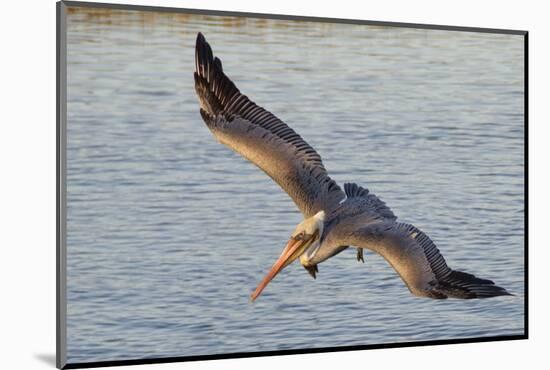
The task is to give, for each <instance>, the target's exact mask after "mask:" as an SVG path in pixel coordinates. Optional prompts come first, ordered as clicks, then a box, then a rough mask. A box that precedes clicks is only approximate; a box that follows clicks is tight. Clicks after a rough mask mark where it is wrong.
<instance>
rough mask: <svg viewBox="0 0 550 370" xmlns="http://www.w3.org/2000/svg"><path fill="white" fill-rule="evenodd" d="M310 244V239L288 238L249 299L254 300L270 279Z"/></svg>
mask: <svg viewBox="0 0 550 370" xmlns="http://www.w3.org/2000/svg"><path fill="white" fill-rule="evenodd" d="M310 244H311V240H295V239H290V240H289V241H288V243H287V245H286V247H285V249H283V252H282V253H281V256H280V257H279V259H278V260H277V261H276V262H275V264H274V265H273V266H272V267H271V270H269V272H268V273H267V275H266V276H265V277H264V279H263V280H262V281H261V283H260V284H259V285H258V287H257V288H256V290H255V291H254V293H252V295H251V296H250V300H251V301H254V300H255V299H256V298H258V296H259V295H260V294H261V293H262V291H263V290H264V288H265V287H266V286H267V284H269V282H270V281H271V280H273V278H274V277H275V276H276V275H277V274H278V273H279V272H280V271H281V270H282V269H284V268H285V267H286V266H288V265H290V264H291V263H292V262H293V261H294V260H295V259H296V258H298V257H300V255H301V254H302V253H303V252H304V251H305V250H306V248H307V247H308V246H309V245H310Z"/></svg>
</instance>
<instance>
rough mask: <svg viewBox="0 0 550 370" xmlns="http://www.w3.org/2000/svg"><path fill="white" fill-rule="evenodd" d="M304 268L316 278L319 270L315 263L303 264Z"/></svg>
mask: <svg viewBox="0 0 550 370" xmlns="http://www.w3.org/2000/svg"><path fill="white" fill-rule="evenodd" d="M304 268H305V269H306V270H307V272H309V274H310V275H311V276H312V277H313V278H314V279H316V278H317V273H318V272H319V268H318V267H317V265H311V266H304Z"/></svg>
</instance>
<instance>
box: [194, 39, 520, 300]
mask: <svg viewBox="0 0 550 370" xmlns="http://www.w3.org/2000/svg"><path fill="white" fill-rule="evenodd" d="M194 77H195V90H196V93H197V96H198V99H199V104H200V114H201V116H202V118H203V120H204V122H205V123H206V125H207V126H208V128H209V129H210V131H212V133H213V134H214V136H215V137H216V138H217V139H218V140H219V141H220V142H221V143H223V144H225V145H227V146H228V147H230V148H231V149H233V150H234V151H236V152H238V153H240V154H241V155H242V156H243V157H245V158H246V159H248V160H249V161H251V162H252V163H254V164H255V165H256V166H258V167H259V168H260V169H262V170H263V171H264V172H265V173H266V174H267V175H269V176H270V177H271V178H272V179H273V180H274V181H275V182H276V183H277V184H279V185H280V186H281V188H282V189H283V190H284V191H285V192H286V193H287V194H288V195H289V196H290V197H291V198H292V200H293V201H294V202H295V203H296V205H297V207H298V209H299V210H300V211H301V212H302V213H303V215H304V218H305V219H304V221H303V222H301V223H300V224H299V225H298V226H297V227H296V229H295V231H294V232H293V233H292V236H291V238H290V240H289V242H288V244H287V246H286V247H285V249H284V250H283V253H282V254H281V257H280V258H279V260H278V261H277V262H276V263H275V264H274V265H273V267H272V269H271V270H270V271H269V273H268V275H267V276H266V277H265V278H264V280H263V281H262V282H261V283H260V285H259V286H258V288H257V289H256V291H255V292H254V293H253V294H252V299H253V300H254V299H256V298H257V297H258V296H259V294H260V293H261V292H262V290H263V289H264V288H265V287H266V286H267V284H268V283H269V281H270V280H271V279H273V278H274V277H275V275H277V274H278V273H279V272H280V271H281V270H282V269H283V268H284V267H286V266H287V265H288V264H290V263H291V262H292V261H294V260H296V259H298V258H299V259H300V262H301V264H302V265H303V266H304V267H305V268H306V270H308V272H309V273H310V274H311V275H312V276H313V277H315V276H316V273H317V272H318V266H317V265H318V264H319V263H321V262H323V261H325V260H326V259H328V258H330V257H333V256H335V255H336V254H338V253H340V252H341V251H343V250H344V249H346V248H348V246H355V247H357V248H359V249H358V250H360V251H361V252H358V255H357V258H358V260H362V258H363V255H362V249H363V248H368V249H370V250H372V251H374V252H376V253H379V254H380V255H381V256H382V257H384V258H385V259H386V260H387V261H388V263H389V264H390V265H391V266H392V267H393V268H394V269H395V270H396V272H397V273H398V274H399V276H400V277H401V279H402V280H403V281H404V283H405V285H406V286H407V287H408V288H409V290H410V291H411V293H413V294H415V295H417V296H424V297H430V298H447V297H454V298H486V297H494V296H500V295H510V294H509V293H508V292H507V291H506V290H505V289H503V288H501V287H498V286H496V285H494V283H493V282H492V281H490V280H486V279H479V278H477V277H475V276H474V275H471V274H467V273H464V272H460V271H455V270H452V269H451V268H449V267H448V266H447V264H446V262H445V260H444V258H443V256H442V255H441V254H440V253H439V250H438V249H437V247H436V246H435V244H434V243H433V242H432V240H430V238H429V237H428V236H427V235H426V234H424V233H423V232H422V231H420V230H419V229H417V228H416V227H414V226H412V225H409V224H406V223H401V222H397V217H396V216H395V215H394V214H393V212H392V211H391V209H390V208H389V207H388V206H386V204H385V203H384V202H383V201H381V200H380V199H379V198H378V197H377V196H376V195H374V194H372V193H370V192H369V191H368V190H367V189H364V188H362V187H360V186H358V185H356V184H345V185H344V190H345V192H344V191H342V189H341V188H340V187H339V186H338V184H336V182H335V181H334V180H332V179H331V178H330V177H329V176H328V173H327V171H326V169H325V167H324V165H323V162H322V160H321V156H320V155H319V154H318V153H317V152H316V151H315V150H314V149H313V148H312V147H311V146H310V145H309V144H308V143H307V142H306V141H305V140H304V139H303V138H302V137H301V136H300V135H298V134H297V133H296V132H295V131H294V130H293V129H292V128H290V127H289V126H288V125H286V124H285V123H284V122H283V121H281V120H280V119H279V118H277V117H276V116H275V115H273V114H272V113H270V112H269V111H267V110H265V109H264V108H262V107H260V106H258V105H257V104H256V103H254V102H253V101H251V100H250V99H249V98H248V97H246V96H245V95H243V94H242V93H241V92H240V91H239V89H237V87H236V86H235V84H234V83H233V82H232V81H231V80H230V79H229V78H228V77H227V76H226V75H225V73H224V71H223V67H222V63H221V61H220V60H219V59H218V58H217V57H214V54H213V53H212V49H211V47H210V45H209V44H208V42H206V40H205V38H204V36H203V35H202V34H201V33H199V34H198V36H197V41H196V48H195V73H194Z"/></svg>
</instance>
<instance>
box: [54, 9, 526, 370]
mask: <svg viewBox="0 0 550 370" xmlns="http://www.w3.org/2000/svg"><path fill="white" fill-rule="evenodd" d="M67 7H84V8H104V9H105V8H106V9H118V10H133V11H145V12H147V11H149V12H167V13H186V14H202V15H214V16H233V17H248V18H264V19H279V20H291V21H305V22H322V23H343V24H357V25H371V26H389V27H403V28H417V29H430V30H443V31H461V32H476V33H495V34H508V35H520V36H523V37H524V233H525V234H524V289H525V297H524V333H523V334H519V335H502V336H489V337H472V338H461V339H441V340H429V341H417V342H397V343H384V344H368V345H357V346H341V347H322V348H304V349H290V350H278V351H258V352H237V353H224V354H212V355H199V356H176V357H156V358H141V359H130V360H112V361H94V362H80V363H67V362H66V337H67V327H66V305H67V301H66V244H65V236H66V213H65V210H66V140H67V137H66V123H67V121H66V120H67V117H66V103H67V101H66V98H67V97H66V91H67V86H66V83H67V81H66V74H67V68H66V48H67V43H66V36H67V28H66V8H67ZM56 56H57V60H56V131H57V132H56V179H57V181H56V244H57V245H56V303H57V304H56V367H57V368H59V369H80V368H95V367H110V366H126V365H144V364H159V363H173V362H190V361H207V360H221V359H235V358H249V357H266V356H285V355H297V354H313V353H326V352H344V351H360V350H367V349H384V348H403V347H416V346H418V347H420V346H433V345H448V344H463V343H482V342H498V341H509V340H522V339H528V338H529V289H528V288H529V284H528V281H529V253H528V251H529V248H528V244H529V243H528V239H529V238H528V235H529V228H528V226H529V204H528V199H529V197H528V194H529V161H528V158H529V135H528V134H529V130H528V127H529V124H528V123H529V32H528V31H524V30H512V29H496V28H479V27H461V26H448V25H432V24H421V23H402V22H384V21H369V20H359V19H342V18H325V17H312V16H297V15H284V14H265V13H249V12H231V11H220V10H207V9H187V8H175V7H159V6H144V5H131V4H113V3H98V2H83V1H64V0H62V1H58V2H57V3H56Z"/></svg>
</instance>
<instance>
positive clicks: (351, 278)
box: [67, 9, 524, 362]
mask: <svg viewBox="0 0 550 370" xmlns="http://www.w3.org/2000/svg"><path fill="white" fill-rule="evenodd" d="M70 10H71V9H70ZM198 31H202V32H203V33H204V34H205V35H206V37H207V38H208V40H209V41H210V42H211V44H212V45H213V47H214V50H215V52H216V54H217V55H219V56H220V57H221V59H222V61H223V62H224V67H225V68H224V69H225V70H226V71H227V73H228V74H229V75H230V76H231V78H232V79H233V80H234V81H235V82H236V83H237V85H238V86H239V87H240V88H241V90H242V91H243V92H244V93H246V94H247V95H249V96H251V97H252V99H254V100H255V101H256V102H258V103H259V104H260V105H263V106H264V107H266V108H267V109H269V110H271V111H273V112H275V113H276V114H277V115H278V116H279V117H281V118H282V119H283V120H285V121H286V122H288V123H289V124H290V125H291V126H292V127H294V128H295V129H296V130H297V131H298V132H299V133H300V134H301V135H302V136H303V137H304V138H306V140H308V141H309V143H310V144H311V145H312V146H314V147H315V148H316V149H317V150H318V151H319V152H320V154H321V155H322V156H323V158H324V162H325V165H326V167H327V169H328V170H329V171H330V173H331V176H332V177H333V178H334V179H335V180H337V181H338V182H339V183H340V184H343V183H344V182H347V181H353V182H357V183H359V184H361V185H364V186H367V187H369V188H370V189H371V191H373V192H374V193H376V194H378V195H379V196H380V197H381V198H382V199H383V200H385V201H386V202H387V203H388V204H389V205H390V206H391V207H392V209H393V210H394V212H395V213H396V214H397V215H398V216H399V217H400V219H401V220H403V221H405V222H411V223H414V224H415V225H416V226H418V227H419V228H421V229H423V230H424V231H425V232H426V233H428V234H429V235H430V236H431V237H432V239H433V240H434V241H435V242H436V243H437V244H438V246H439V248H440V250H441V251H442V253H443V254H444V256H445V258H446V259H447V261H448V263H449V265H450V266H452V267H454V268H457V269H464V270H466V271H470V272H474V273H477V274H478V275H480V276H481V277H485V278H491V279H493V280H495V281H496V282H497V283H498V284H499V285H502V286H504V287H506V288H507V289H508V290H509V291H510V292H513V293H514V294H515V296H514V297H502V298H495V299H490V300H473V301H461V300H446V301H435V300H429V299H421V298H416V297H413V296H412V295H410V293H409V292H408V290H407V289H406V288H405V286H404V285H403V283H402V282H401V280H400V279H399V278H398V277H397V275H396V274H395V273H394V271H393V270H392V269H391V268H390V267H389V266H388V265H387V264H386V262H385V261H384V260H382V258H381V257H379V256H377V255H374V254H372V253H369V252H366V255H365V257H366V263H365V264H364V265H363V264H358V263H357V261H356V260H355V251H347V252H344V253H342V254H340V255H339V256H338V257H336V258H333V259H331V260H329V261H327V262H326V263H324V264H322V265H321V266H320V274H319V276H318V278H317V280H313V279H311V278H310V277H309V275H308V274H307V273H306V271H305V270H304V269H303V268H302V267H301V266H300V265H299V264H294V265H291V266H289V267H288V268H287V269H286V270H285V272H284V273H282V274H281V275H280V276H278V277H277V278H276V279H275V280H274V281H273V282H272V283H271V284H270V285H269V286H268V288H267V289H266V291H265V292H264V294H263V295H262V296H261V297H260V299H259V300H258V301H257V302H256V303H254V304H250V303H249V302H248V296H249V294H250V292H251V291H252V289H253V288H254V287H255V286H256V284H257V283H258V281H259V280H260V279H261V278H262V277H263V275H264V273H265V272H266V270H267V269H268V268H269V267H270V266H271V264H272V263H273V261H274V260H275V259H276V258H277V256H278V255H279V253H280V250H281V248H282V247H283V243H284V242H285V240H286V239H287V238H288V235H289V233H290V232H291V231H292V230H293V228H294V226H295V224H296V223H298V222H299V221H300V220H301V216H300V214H299V213H298V211H297V210H296V208H295V206H294V204H293V203H292V202H291V201H290V199H289V198H288V197H287V196H286V194H284V193H283V192H282V191H281V190H280V189H279V188H278V187H277V186H276V185H275V184H274V183H273V182H272V181H271V180H270V179H269V178H268V177H267V176H265V175H264V174H263V173H262V172H261V171H259V170H257V169H256V168H255V167H254V166H253V165H251V164H250V163H248V162H246V161H245V160H243V159H242V158H240V157H239V156H238V155H236V154H235V153H233V152H231V151H230V150H229V149H227V148H225V147H224V146H222V145H220V144H218V143H217V142H216V140H215V139H214V138H213V137H212V135H211V133H210V132H209V131H208V130H207V128H206V127H205V125H204V124H203V122H202V121H201V118H200V116H199V114H198V104H197V101H196V97H195V95H194V89H193V77H192V70H193V66H194V63H193V53H194V50H193V47H194V39H195V36H196V33H197V32H198ZM523 135H524V132H523V39H522V37H520V36H510V35H492V34H476V33H465V32H451V31H434V30H415V29H404V28H391V27H372V26H355V25H343V24H328V23H310V22H299V21H293V22H290V21H281V20H265V19H245V18H234V17H213V16H198V15H185V14H170V13H153V12H147V13H145V12H137V11H113V10H109V11H105V10H97V9H96V10H92V9H72V10H71V11H70V12H69V15H68V184H67V197H68V266H67V267H68V359H69V362H85V361H101V360H114V359H118V360H121V359H131V358H145V357H165V356H188V355H201V354H215V353H230V352H250V351H266V350H278V349H288V348H313V347H331V346H342V345H359V344H372V343H395V342H404V341H417V340H432V339H446V338H467V337H479V336H495V335H504V334H521V333H523V317H524V312H523V299H524V295H523V294H524V292H523V274H524V266H523V258H524V256H523V238H524V237H523V235H524V229H523V211H524V209H523V171H524V168H523V140H524V137H523Z"/></svg>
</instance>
